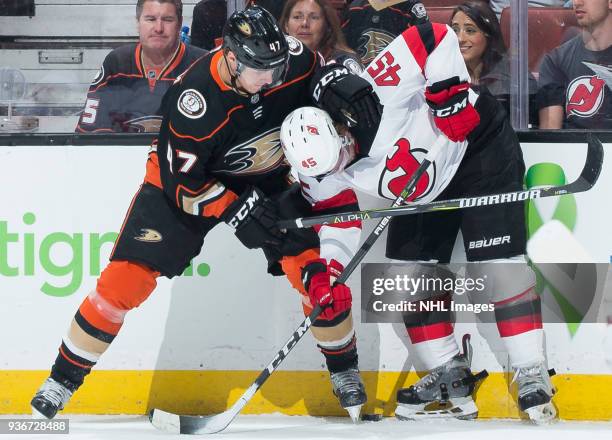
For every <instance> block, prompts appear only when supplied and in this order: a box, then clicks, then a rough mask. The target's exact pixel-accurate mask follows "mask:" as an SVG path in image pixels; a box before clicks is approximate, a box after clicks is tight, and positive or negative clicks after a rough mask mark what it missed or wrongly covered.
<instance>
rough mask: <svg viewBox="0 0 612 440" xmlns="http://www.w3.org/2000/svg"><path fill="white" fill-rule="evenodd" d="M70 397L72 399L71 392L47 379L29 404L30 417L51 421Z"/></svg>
mask: <svg viewBox="0 0 612 440" xmlns="http://www.w3.org/2000/svg"><path fill="white" fill-rule="evenodd" d="M70 397H72V391H70V390H69V389H68V388H66V387H65V386H64V385H62V384H61V383H59V382H56V381H55V380H53V379H51V378H50V377H49V378H48V379H47V380H46V381H44V382H43V384H42V385H41V387H40V388H39V389H38V391H37V392H36V395H35V396H34V398H33V399H32V401H31V402H30V405H31V406H32V417H33V418H35V419H42V418H47V419H52V418H53V417H55V415H56V414H57V412H58V411H59V410H61V409H64V405H65V404H66V403H68V400H70Z"/></svg>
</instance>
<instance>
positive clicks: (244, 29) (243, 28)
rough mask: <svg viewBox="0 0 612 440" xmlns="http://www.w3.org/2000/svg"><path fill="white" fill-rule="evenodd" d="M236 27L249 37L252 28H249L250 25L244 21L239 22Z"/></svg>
mask: <svg viewBox="0 0 612 440" xmlns="http://www.w3.org/2000/svg"><path fill="white" fill-rule="evenodd" d="M238 29H240V32H242V33H243V34H244V35H246V36H247V37H250V36H251V34H252V33H253V29H251V25H250V24H248V23H247V22H246V21H241V22H239V23H238Z"/></svg>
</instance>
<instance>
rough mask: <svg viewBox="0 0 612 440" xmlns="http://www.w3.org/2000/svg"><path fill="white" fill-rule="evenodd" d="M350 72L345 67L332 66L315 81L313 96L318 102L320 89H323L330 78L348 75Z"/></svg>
mask: <svg viewBox="0 0 612 440" xmlns="http://www.w3.org/2000/svg"><path fill="white" fill-rule="evenodd" d="M349 73H350V72H349V70H348V69H347V68H346V67H334V69H333V70H332V71H330V72H328V73H326V74H325V75H323V77H322V78H321V79H320V80H319V81H318V82H317V85H316V86H315V89H314V92H313V94H312V95H313V98H314V99H315V101H317V102H319V100H320V98H321V90H323V89H324V88H325V87H326V86H327V85H328V84H329V83H330V82H331V81H332V80H334V79H336V78H340V77H342V76H346V75H348V74H349Z"/></svg>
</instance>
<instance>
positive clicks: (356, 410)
mask: <svg viewBox="0 0 612 440" xmlns="http://www.w3.org/2000/svg"><path fill="white" fill-rule="evenodd" d="M362 406H363V405H355V406H347V407H346V408H344V409H345V410H346V411H347V412H348V413H349V417H350V418H351V420H352V421H353V423H358V422H359V414H361V407H362Z"/></svg>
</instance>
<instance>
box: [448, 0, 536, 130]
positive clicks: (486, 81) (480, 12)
mask: <svg viewBox="0 0 612 440" xmlns="http://www.w3.org/2000/svg"><path fill="white" fill-rule="evenodd" d="M450 25H451V27H452V28H453V30H454V31H455V33H456V34H457V38H458V39H459V48H460V50H461V54H462V55H463V59H464V60H465V64H466V66H467V68H468V72H469V74H470V80H471V84H472V88H474V89H475V90H479V91H481V92H484V91H486V92H489V93H491V94H492V95H493V96H495V97H496V98H497V100H498V101H500V102H501V104H502V105H503V107H504V108H505V109H506V112H507V113H508V114H510V61H509V59H508V57H507V49H506V45H505V44H504V39H503V37H502V33H501V29H500V26H499V21H498V20H497V17H496V16H495V13H494V12H493V10H492V9H491V8H490V7H489V6H488V5H487V4H486V3H482V2H478V1H470V2H466V3H463V4H461V5H459V6H457V7H456V8H455V9H454V10H453V13H452V15H451V22H450ZM536 92H537V82H536V79H535V78H534V77H533V76H531V75H530V77H529V95H530V98H531V99H530V101H531V105H530V118H529V119H530V121H531V122H533V123H535V122H537V110H536V105H535V96H536Z"/></svg>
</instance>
